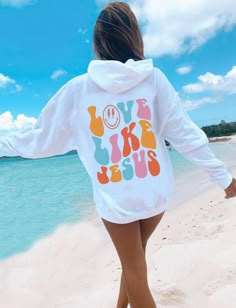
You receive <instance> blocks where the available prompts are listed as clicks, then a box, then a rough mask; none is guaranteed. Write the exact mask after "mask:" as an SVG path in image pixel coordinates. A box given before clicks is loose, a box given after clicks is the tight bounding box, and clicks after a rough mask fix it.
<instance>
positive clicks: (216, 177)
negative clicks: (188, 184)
mask: <svg viewBox="0 0 236 308" xmlns="http://www.w3.org/2000/svg"><path fill="white" fill-rule="evenodd" d="M157 104H158V105H159V107H158V109H159V116H160V123H159V124H160V131H159V134H161V136H162V137H163V138H164V139H165V140H167V141H169V142H170V143H171V145H172V146H173V147H174V148H175V149H176V150H177V151H178V152H180V153H181V154H182V155H183V156H184V157H185V158H186V159H188V160H190V161H191V162H193V163H194V164H196V165H198V166H199V167H200V168H202V169H203V170H205V171H206V172H207V173H208V175H209V177H210V180H211V181H212V182H213V183H216V184H218V185H219V186H220V187H221V188H223V189H225V188H227V187H228V186H229V185H230V183H231V182H232V179H233V177H232V175H231V174H230V173H229V172H228V171H227V169H226V166H225V164H224V163H223V162H222V161H220V160H219V159H217V158H216V157H215V155H214V153H213V152H212V150H211V149H210V147H209V140H208V138H207V136H206V134H205V133H204V131H203V130H202V129H200V128H199V127H198V126H197V125H196V124H195V123H194V122H193V121H192V120H191V118H190V117H189V115H188V114H187V113H186V112H185V111H184V108H183V104H182V102H181V100H180V97H179V95H178V94H177V92H176V91H175V89H174V88H173V86H172V85H171V83H170V82H169V81H168V79H167V78H166V76H165V75H164V74H163V73H162V72H161V71H159V70H158V73H157Z"/></svg>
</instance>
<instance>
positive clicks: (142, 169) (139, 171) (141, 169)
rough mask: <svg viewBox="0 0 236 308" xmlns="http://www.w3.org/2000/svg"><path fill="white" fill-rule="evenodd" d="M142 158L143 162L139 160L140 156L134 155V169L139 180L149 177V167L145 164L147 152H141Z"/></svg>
mask: <svg viewBox="0 0 236 308" xmlns="http://www.w3.org/2000/svg"><path fill="white" fill-rule="evenodd" d="M139 154H140V157H141V161H139V159H138V154H137V153H134V154H133V155H132V157H133V160H134V169H135V174H136V176H137V177H138V178H145V176H146V175H147V166H146V162H145V152H144V150H142V151H140V153H139Z"/></svg>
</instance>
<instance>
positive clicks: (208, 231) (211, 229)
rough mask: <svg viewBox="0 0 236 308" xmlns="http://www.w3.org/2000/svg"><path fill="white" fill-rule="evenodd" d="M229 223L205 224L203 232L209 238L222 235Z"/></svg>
mask: <svg viewBox="0 0 236 308" xmlns="http://www.w3.org/2000/svg"><path fill="white" fill-rule="evenodd" d="M226 223H227V222H226V221H221V222H208V223H204V224H203V231H204V233H205V235H207V236H209V237H210V236H214V235H217V234H218V233H221V232H222V231H223V230H224V226H225V224H226Z"/></svg>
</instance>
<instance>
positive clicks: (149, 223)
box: [117, 212, 165, 308]
mask: <svg viewBox="0 0 236 308" xmlns="http://www.w3.org/2000/svg"><path fill="white" fill-rule="evenodd" d="M164 213H165V212H163V213H161V214H159V215H156V216H154V217H151V218H147V219H142V220H140V221H139V223H140V232H141V241H142V246H143V250H144V254H145V252H146V245H147V242H148V239H149V237H150V236H151V234H152V233H153V231H154V230H155V228H156V227H157V225H158V224H159V222H160V221H161V219H162V217H163V215H164ZM128 303H129V299H128V295H127V290H126V286H125V278H124V273H123V271H122V274H121V280H120V291H119V297H118V302H117V308H127V307H128Z"/></svg>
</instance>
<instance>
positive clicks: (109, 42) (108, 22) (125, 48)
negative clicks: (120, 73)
mask: <svg viewBox="0 0 236 308" xmlns="http://www.w3.org/2000/svg"><path fill="white" fill-rule="evenodd" d="M93 44H94V52H95V54H96V55H97V56H98V58H100V59H102V60H117V61H121V62H123V63H124V62H126V61H127V60H128V59H133V60H142V59H144V50H143V39H142V35H141V31H140V28H139V24H138V22H137V19H136V17H135V15H134V13H133V12H132V10H131V8H130V6H129V5H128V4H127V3H124V2H111V3H109V4H108V5H107V6H106V7H105V8H104V9H103V10H102V11H101V12H100V14H99V16H98V19H97V21H96V24H95V27H94V33H93Z"/></svg>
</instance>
